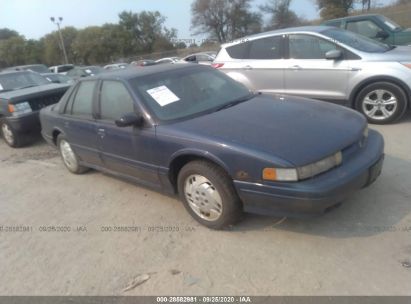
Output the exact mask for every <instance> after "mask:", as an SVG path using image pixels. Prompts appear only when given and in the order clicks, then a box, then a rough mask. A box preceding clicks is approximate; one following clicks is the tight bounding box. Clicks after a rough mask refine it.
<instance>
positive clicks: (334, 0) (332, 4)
mask: <svg viewBox="0 0 411 304" xmlns="http://www.w3.org/2000/svg"><path fill="white" fill-rule="evenodd" d="M354 2H355V1H354V0H317V4H318V7H319V8H320V9H321V13H320V15H321V17H322V18H323V19H325V20H327V19H334V18H340V17H345V16H347V15H348V12H349V11H350V9H352V8H353V5H354Z"/></svg>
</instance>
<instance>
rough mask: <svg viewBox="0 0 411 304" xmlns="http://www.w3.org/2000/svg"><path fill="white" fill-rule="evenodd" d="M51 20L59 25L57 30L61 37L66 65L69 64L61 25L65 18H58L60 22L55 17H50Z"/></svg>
mask: <svg viewBox="0 0 411 304" xmlns="http://www.w3.org/2000/svg"><path fill="white" fill-rule="evenodd" d="M50 20H51V22H53V23H54V24H56V25H57V30H58V32H59V37H60V43H61V48H62V49H63V55H64V61H65V63H66V64H68V59H67V53H66V47H65V46H64V40H63V35H62V34H61V30H60V24H61V22H62V21H63V18H62V17H58V20H56V19H55V18H54V17H50Z"/></svg>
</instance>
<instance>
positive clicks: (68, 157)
mask: <svg viewBox="0 0 411 304" xmlns="http://www.w3.org/2000/svg"><path fill="white" fill-rule="evenodd" d="M57 147H58V149H59V151H60V156H61V159H62V160H63V163H64V165H65V166H66V168H67V169H68V170H69V171H70V172H71V173H74V174H82V173H84V172H86V171H88V170H89V168H87V167H84V166H82V165H80V162H79V158H78V156H77V155H76V153H75V152H74V151H73V150H72V148H71V146H70V144H69V143H68V141H67V139H66V138H65V136H64V135H62V134H60V135H59V136H58V137H57Z"/></svg>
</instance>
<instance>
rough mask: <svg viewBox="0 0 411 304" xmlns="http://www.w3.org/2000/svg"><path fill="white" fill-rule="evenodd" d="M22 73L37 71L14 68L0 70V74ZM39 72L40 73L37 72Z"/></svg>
mask: <svg viewBox="0 0 411 304" xmlns="http://www.w3.org/2000/svg"><path fill="white" fill-rule="evenodd" d="M22 73H36V72H33V71H27V70H23V71H22V70H12V69H7V70H3V71H0V75H4V74H22ZM36 74H38V73H36Z"/></svg>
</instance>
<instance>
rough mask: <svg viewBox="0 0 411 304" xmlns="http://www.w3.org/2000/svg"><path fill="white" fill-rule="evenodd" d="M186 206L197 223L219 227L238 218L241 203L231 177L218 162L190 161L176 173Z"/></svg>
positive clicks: (223, 226) (227, 224)
mask: <svg viewBox="0 0 411 304" xmlns="http://www.w3.org/2000/svg"><path fill="white" fill-rule="evenodd" d="M178 191H179V195H180V198H181V200H182V201H183V203H184V206H185V208H186V209H187V211H188V212H189V213H190V215H191V216H192V217H193V218H194V219H195V220H197V221H198V222H199V223H201V224H203V225H204V226H207V227H208V228H212V229H222V228H225V227H227V226H230V225H232V224H235V223H236V222H237V221H239V220H240V219H241V216H242V205H241V201H240V199H239V198H238V196H237V193H236V191H235V189H234V186H233V184H232V181H231V179H230V177H229V176H228V175H227V174H226V173H225V172H224V170H222V169H221V168H220V167H218V166H217V165H215V164H213V163H210V162H207V161H201V160H200V161H192V162H190V163H188V164H186V165H185V166H184V167H183V168H182V169H181V171H180V173H179V175H178Z"/></svg>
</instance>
